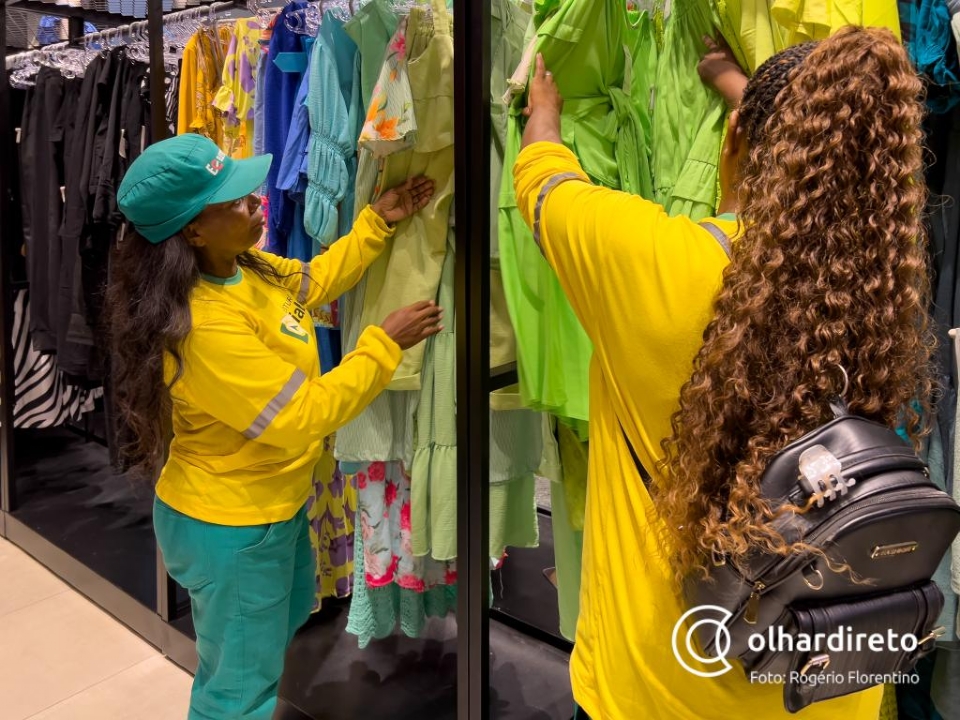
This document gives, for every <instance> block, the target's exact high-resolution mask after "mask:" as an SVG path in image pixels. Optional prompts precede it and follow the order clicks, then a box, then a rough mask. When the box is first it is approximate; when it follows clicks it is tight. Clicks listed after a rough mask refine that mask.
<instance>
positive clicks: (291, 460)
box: [157, 208, 401, 525]
mask: <svg viewBox="0 0 960 720" xmlns="http://www.w3.org/2000/svg"><path fill="white" fill-rule="evenodd" d="M390 234H391V230H390V229H389V228H388V226H387V225H386V223H384V222H383V220H381V219H380V218H379V217H378V216H377V215H376V213H374V212H373V211H372V210H370V209H369V208H368V209H366V210H364V212H363V213H361V215H360V216H359V218H358V219H357V222H356V223H355V225H354V228H353V230H352V232H351V233H350V234H349V235H348V236H347V237H345V238H343V239H341V240H340V241H338V242H336V243H334V245H333V246H332V247H331V249H330V250H329V252H327V253H325V254H323V255H320V256H318V257H316V258H314V260H313V261H312V262H310V263H309V264H308V263H301V262H300V261H298V260H288V259H284V258H279V257H276V256H274V255H269V254H267V253H260V257H262V258H264V259H265V260H267V261H268V262H269V263H271V264H272V265H273V266H274V267H276V268H277V270H278V271H279V272H280V274H281V275H283V276H286V278H285V279H284V281H283V287H277V286H276V285H273V284H271V283H268V282H266V281H264V280H262V279H261V278H260V277H258V276H257V275H256V274H255V273H252V272H250V271H247V270H239V271H238V272H237V274H236V275H235V276H234V277H233V278H229V279H216V278H208V277H206V278H204V279H202V280H201V281H200V283H199V285H198V286H197V287H196V289H195V290H194V291H193V295H192V296H191V299H190V311H191V313H192V320H193V327H192V329H191V330H190V333H189V335H188V336H187V339H186V341H185V342H184V346H183V375H182V377H180V378H179V379H177V380H176V382H174V383H173V386H172V388H171V394H172V396H173V432H174V437H173V442H172V443H171V445H170V456H169V459H168V461H167V464H166V465H165V467H164V468H163V472H162V474H161V476H160V481H159V483H158V484H157V495H158V496H159V497H160V499H161V500H163V501H164V502H165V503H167V504H168V505H170V506H171V507H173V508H174V509H176V510H178V511H180V512H182V513H184V514H185V515H189V516H190V517H193V518H197V519H198V520H203V521H206V522H211V523H217V524H221V525H257V524H261V523H270V522H278V521H282V520H289V519H290V518H292V517H293V516H294V515H295V514H296V513H297V511H298V510H299V509H300V507H301V506H302V505H303V504H304V502H306V499H307V496H308V494H309V492H310V488H311V482H312V471H313V467H314V465H315V464H316V462H317V460H318V459H319V457H320V454H321V452H322V440H323V438H324V437H325V436H327V435H329V434H330V433H331V432H333V431H334V430H336V429H337V428H339V427H341V426H342V425H344V424H345V423H347V422H349V421H350V420H352V419H353V418H354V417H356V416H357V415H358V414H359V413H360V411H361V410H363V408H364V407H366V406H367V405H368V404H369V403H370V401H371V400H373V398H374V397H376V396H377V395H378V394H379V393H380V392H381V391H382V390H383V389H384V388H386V386H387V384H388V383H389V382H390V380H391V378H392V377H393V373H394V371H395V370H396V368H397V366H398V365H399V363H400V358H401V352H400V348H399V346H398V345H397V344H396V343H395V342H394V341H393V340H391V339H390V338H389V337H388V336H387V335H386V333H384V331H383V330H382V329H381V328H379V327H375V326H371V327H368V328H367V329H366V330H365V331H364V332H363V334H362V335H361V336H360V339H359V341H358V342H357V348H356V350H354V351H353V352H351V353H349V354H348V355H346V356H345V357H344V358H343V361H342V362H341V364H340V365H339V366H338V367H337V368H335V369H334V370H332V371H330V372H328V373H327V374H326V375H323V376H321V375H320V360H319V356H318V353H317V344H316V343H317V341H316V335H315V333H314V329H313V323H312V321H311V319H310V315H309V312H310V310H311V309H312V308H314V307H317V306H318V305H321V304H323V303H325V302H329V301H330V300H332V299H334V298H336V297H338V296H340V295H341V294H342V293H343V292H344V291H346V290H348V289H349V288H351V287H352V286H353V285H355V284H356V283H357V281H358V280H359V279H360V276H361V275H362V274H363V272H364V270H366V269H367V267H369V265H370V263H372V262H373V261H374V259H376V257H377V256H378V255H379V254H380V253H381V252H382V251H383V249H384V247H385V244H386V240H387V238H388V237H389V235H390ZM165 371H166V379H167V382H168V383H169V382H170V381H171V380H173V378H174V377H175V372H176V364H175V362H174V360H173V358H172V357H169V356H168V357H167V358H166V360H165Z"/></svg>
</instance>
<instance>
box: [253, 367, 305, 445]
mask: <svg viewBox="0 0 960 720" xmlns="http://www.w3.org/2000/svg"><path fill="white" fill-rule="evenodd" d="M306 381H307V376H306V375H305V374H304V372H303V371H302V370H300V369H297V370H294V372H293V375H291V376H290V379H289V380H287V382H286V384H285V385H284V386H283V387H282V388H281V389H280V392H278V393H277V394H276V395H275V396H274V397H273V399H272V400H271V401H270V402H268V403H267V406H266V407H265V408H264V409H263V410H262V411H261V412H260V414H259V415H257V417H256V418H254V420H253V422H252V423H250V427H248V428H247V429H246V430H244V431H243V436H244V437H245V438H247V439H248V440H256V439H257V438H258V437H260V435H261V433H263V431H264V430H266V429H267V427H268V426H269V425H270V423H272V422H273V419H274V418H275V417H276V416H277V415H278V414H279V413H280V411H281V410H283V408H285V407H286V406H287V403H289V402H290V400H291V399H293V396H294V394H295V393H296V392H297V390H299V389H300V386H301V385H303V384H304V383H305V382H306Z"/></svg>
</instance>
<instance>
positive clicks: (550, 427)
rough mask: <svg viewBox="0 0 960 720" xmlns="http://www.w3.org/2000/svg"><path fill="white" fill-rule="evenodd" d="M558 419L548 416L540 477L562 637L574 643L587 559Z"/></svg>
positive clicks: (544, 426)
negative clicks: (569, 497) (546, 493)
mask: <svg viewBox="0 0 960 720" xmlns="http://www.w3.org/2000/svg"><path fill="white" fill-rule="evenodd" d="M555 429H556V419H554V418H551V417H549V416H547V415H544V422H543V426H542V432H543V461H542V462H541V464H540V471H539V474H540V475H541V476H542V477H545V478H547V479H548V480H550V505H551V524H552V528H553V556H554V564H555V565H556V568H557V599H558V602H559V606H560V634H561V635H563V637H565V638H566V639H567V640H569V641H570V642H573V641H574V638H575V637H576V634H577V620H578V618H579V617H580V571H581V565H582V557H583V533H582V532H578V531H576V530H574V529H573V527H572V526H571V525H570V521H569V519H568V518H569V510H568V508H567V504H566V493H565V492H564V482H566V477H565V476H564V473H563V470H564V469H562V468H561V465H560V449H559V446H558V444H557V438H556V434H555V432H554V431H555Z"/></svg>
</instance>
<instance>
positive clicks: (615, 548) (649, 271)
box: [514, 143, 882, 720]
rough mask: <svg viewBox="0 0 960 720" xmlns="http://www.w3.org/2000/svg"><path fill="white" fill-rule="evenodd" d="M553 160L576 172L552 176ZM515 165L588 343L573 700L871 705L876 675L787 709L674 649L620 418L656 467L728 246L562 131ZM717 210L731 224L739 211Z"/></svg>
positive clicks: (611, 713) (655, 546)
mask: <svg viewBox="0 0 960 720" xmlns="http://www.w3.org/2000/svg"><path fill="white" fill-rule="evenodd" d="M560 176H571V177H573V178H577V179H578V180H575V181H571V182H562V181H561V182H559V183H558V184H557V183H556V180H554V179H555V178H556V179H558V180H559V179H560ZM514 178H515V183H516V192H517V203H518V205H519V207H520V209H521V211H522V212H523V214H524V217H525V219H526V220H527V222H528V223H530V224H531V225H533V226H534V238H535V239H538V241H539V243H540V246H541V249H542V251H543V253H544V255H545V257H546V259H547V261H548V262H549V263H550V265H551V266H552V267H553V268H554V270H555V271H556V273H557V277H558V278H559V280H560V284H561V286H562V287H563V290H564V292H565V293H566V295H567V297H568V298H569V299H570V304H571V306H572V307H573V309H574V312H576V314H577V317H578V318H579V319H580V322H581V323H582V325H583V327H584V329H585V330H586V332H587V334H588V335H589V336H590V339H591V340H592V341H593V345H594V355H593V359H592V361H591V365H590V458H589V470H588V478H589V480H588V490H587V512H586V523H585V527H584V542H583V575H582V584H581V591H580V618H579V622H578V625H577V637H576V645H575V647H574V653H573V658H572V660H571V676H572V681H573V690H574V696H575V697H576V699H577V702H578V703H579V704H580V705H581V706H582V707H583V709H584V710H585V711H586V712H587V713H588V714H589V715H590V716H591V717H592V718H596V720H639V719H640V718H643V720H657V719H661V718H662V720H730V719H731V718H756V719H757V720H761V719H762V720H786V718H793V717H799V718H802V719H805V720H828V719H829V720H833V719H834V718H844V719H845V720H876V718H877V717H878V714H879V707H880V700H881V694H882V688H875V689H873V690H869V691H866V692H863V693H859V694H856V695H851V696H848V697H845V698H839V699H836V700H832V701H829V702H822V703H817V704H816V705H813V706H811V707H809V708H807V709H805V710H804V711H802V712H801V713H799V714H798V715H796V716H794V715H790V714H789V713H787V711H786V710H784V708H783V688H782V686H781V685H777V684H768V685H760V684H756V685H751V684H750V683H749V681H748V680H747V678H746V676H745V675H744V673H743V671H742V670H741V668H740V667H739V666H738V665H736V664H735V666H734V667H733V669H732V670H730V671H729V672H728V673H726V674H725V675H722V676H720V677H715V678H703V677H698V676H697V675H694V674H692V673H690V672H688V671H687V670H685V669H684V668H683V667H682V666H681V665H680V664H679V663H678V661H677V659H676V657H675V656H674V654H673V650H672V634H673V629H674V626H675V625H676V624H677V622H678V621H679V620H680V618H681V616H682V615H683V613H684V612H685V611H686V609H687V606H686V604H685V603H684V602H683V600H682V599H681V598H679V597H678V596H677V595H676V593H675V591H674V589H673V587H674V586H673V584H672V577H673V569H672V568H671V566H670V558H669V557H665V556H664V553H663V552H662V551H661V548H660V546H659V542H658V532H659V531H658V524H659V523H660V519H659V517H658V515H657V512H656V508H655V507H654V505H653V504H652V502H651V499H650V496H649V495H648V494H647V491H646V488H645V487H644V484H643V482H642V480H641V478H640V476H639V473H638V472H637V470H636V466H635V465H634V462H633V460H632V458H631V456H630V451H629V448H628V446H627V444H626V442H625V441H624V438H623V435H622V433H621V431H620V424H621V423H622V424H623V427H624V430H625V432H626V433H627V435H628V436H629V438H630V442H631V444H632V445H633V447H634V448H635V449H636V451H637V455H638V456H639V459H640V461H641V462H642V463H643V465H644V467H645V468H647V469H648V470H650V471H653V470H654V469H655V468H656V464H657V461H658V460H660V459H661V458H662V451H661V448H660V440H661V439H662V438H664V437H666V436H667V435H669V434H670V416H671V415H672V413H673V412H674V411H675V410H676V409H677V408H678V406H679V397H680V388H681V386H682V385H683V383H685V382H686V381H687V380H688V379H689V378H690V375H691V373H692V371H693V358H694V356H695V355H696V353H697V351H698V350H699V348H700V345H701V342H702V337H703V331H704V329H705V328H706V326H707V324H708V323H709V321H710V319H711V317H712V313H713V302H714V299H715V297H716V294H717V292H718V290H719V289H720V287H721V284H722V273H723V269H724V267H725V266H726V265H727V256H726V254H725V253H724V251H723V249H722V248H721V246H720V244H719V243H718V242H717V240H716V239H715V238H714V237H713V236H712V235H711V234H710V233H709V232H708V231H707V230H705V229H704V228H702V227H699V226H698V225H697V224H696V223H694V222H693V221H691V220H689V219H688V218H684V217H675V218H671V217H668V216H667V215H666V213H665V212H664V211H663V209H662V208H661V207H660V206H659V205H656V204H654V203H651V202H648V201H646V200H643V199H642V198H640V197H637V196H635V195H628V194H626V193H622V192H617V191H613V190H609V189H606V188H602V187H596V186H594V185H591V184H590V183H589V180H588V178H587V175H586V174H585V173H584V171H583V169H582V168H581V167H580V164H579V163H578V162H577V159H576V156H574V154H573V153H572V152H570V151H569V150H567V149H566V148H565V147H563V146H561V145H557V144H553V143H537V144H534V145H531V146H530V147H528V148H526V149H525V150H524V151H523V152H521V153H520V156H519V157H518V158H517V162H516V165H515V167H514ZM552 180H553V181H554V182H551V181H552ZM538 205H539V208H538ZM538 214H539V223H536V222H535V220H537V217H538ZM712 222H713V223H714V224H716V225H717V226H718V227H720V228H721V229H722V230H723V231H724V232H725V233H727V235H728V236H731V237H735V235H736V232H737V223H736V222H735V221H730V220H723V219H714V220H712ZM681 637H682V635H681ZM685 660H686V661H687V662H688V663H689V664H691V665H692V666H693V667H695V668H696V667H698V663H696V662H695V661H693V660H692V659H691V658H690V657H689V656H687V657H685ZM698 669H700V670H701V671H704V672H710V671H713V670H715V669H716V667H715V666H703V665H699V668H698Z"/></svg>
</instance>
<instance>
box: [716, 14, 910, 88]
mask: <svg viewBox="0 0 960 720" xmlns="http://www.w3.org/2000/svg"><path fill="white" fill-rule="evenodd" d="M716 6H717V15H718V18H719V20H720V30H721V32H722V33H723V36H724V37H725V38H726V39H727V41H728V42H729V43H730V47H731V48H732V49H733V52H734V54H735V55H736V57H737V60H738V62H740V64H741V65H742V66H743V67H744V68H745V69H746V70H747V72H748V73H749V74H750V75H752V74H753V73H754V72H755V71H756V69H757V68H758V67H759V66H760V65H761V64H762V63H763V62H764V61H766V60H767V59H768V58H770V57H771V56H773V55H774V54H776V53H778V52H780V51H781V50H783V49H785V48H788V47H790V46H792V45H797V44H798V43H802V42H806V41H808V40H823V39H824V38H827V37H829V36H831V35H833V34H834V33H835V32H836V31H837V30H839V29H840V28H842V27H845V26H846V25H859V26H863V27H886V28H889V29H890V30H892V31H893V34H894V35H896V36H897V38H899V37H900V15H899V12H898V10H897V2H896V0H716Z"/></svg>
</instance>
